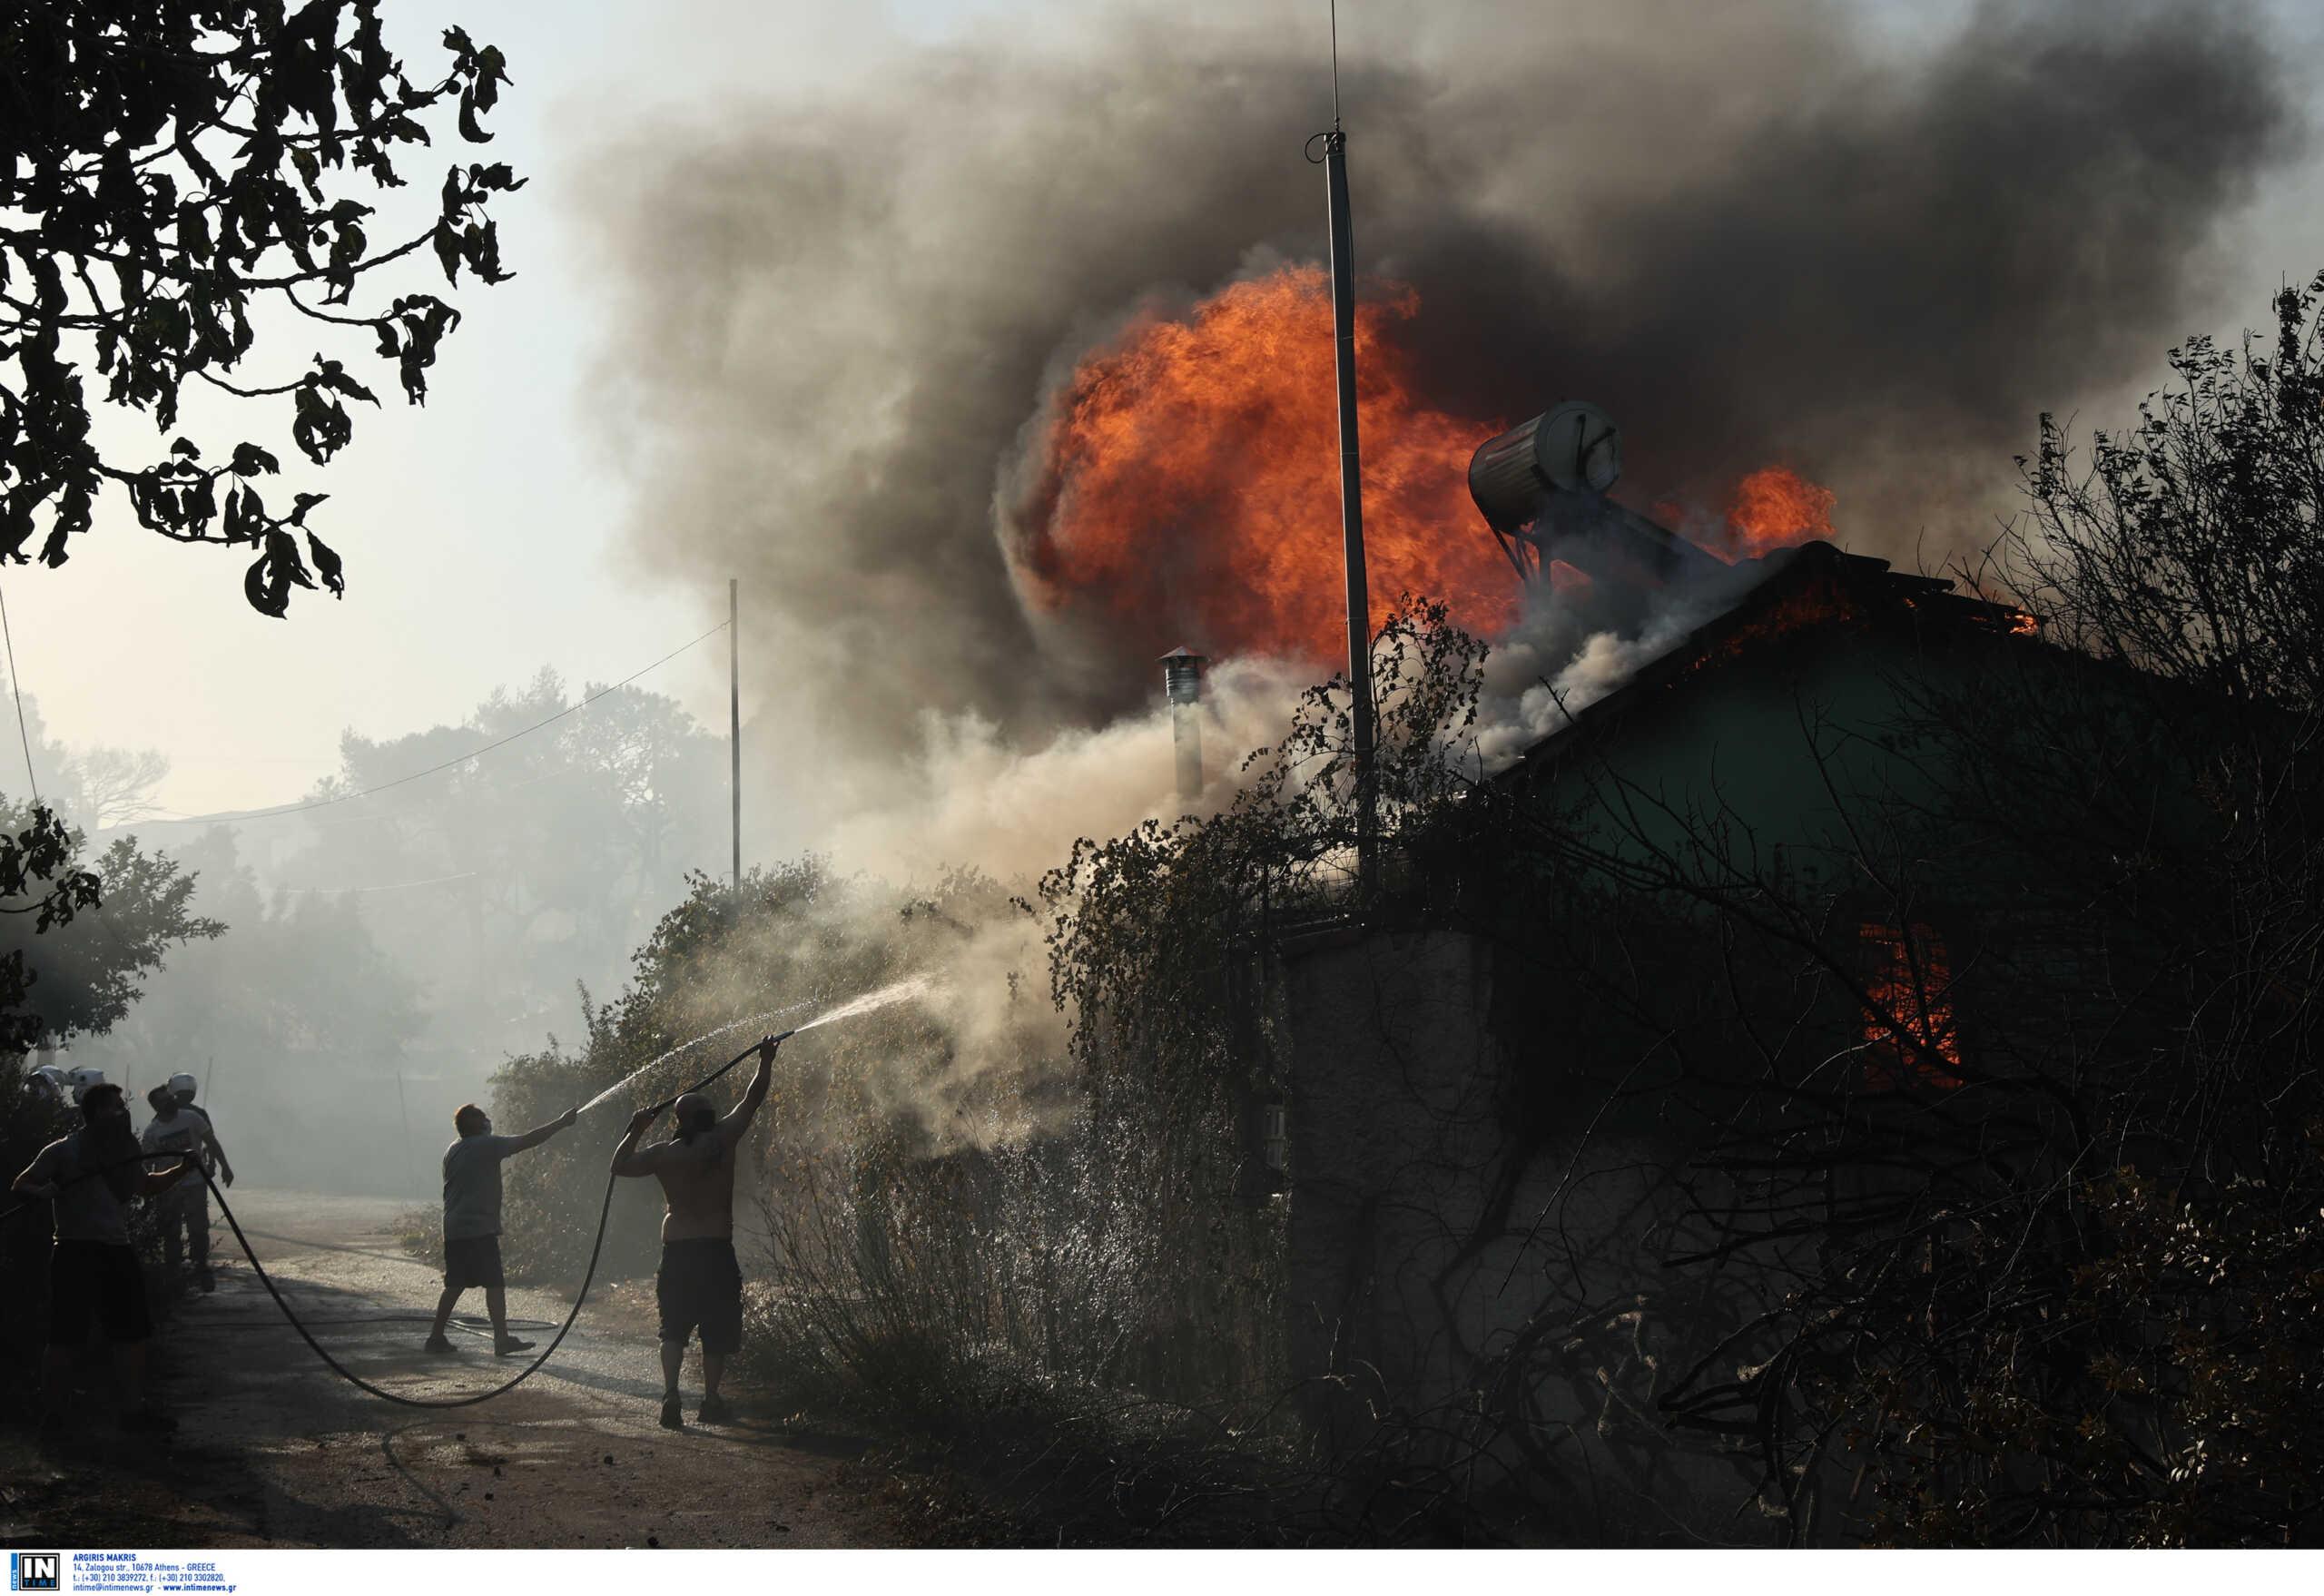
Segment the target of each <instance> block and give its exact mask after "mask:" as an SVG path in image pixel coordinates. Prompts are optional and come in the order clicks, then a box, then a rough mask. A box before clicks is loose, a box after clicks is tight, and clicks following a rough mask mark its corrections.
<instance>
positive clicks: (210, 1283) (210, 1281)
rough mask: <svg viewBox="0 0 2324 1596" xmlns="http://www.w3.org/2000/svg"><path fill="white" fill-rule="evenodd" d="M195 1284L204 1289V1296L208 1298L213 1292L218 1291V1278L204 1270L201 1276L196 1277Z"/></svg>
mask: <svg viewBox="0 0 2324 1596" xmlns="http://www.w3.org/2000/svg"><path fill="white" fill-rule="evenodd" d="M194 1284H195V1285H197V1286H201V1287H202V1296H209V1295H210V1294H211V1293H212V1292H213V1291H215V1290H217V1289H218V1281H217V1279H216V1277H215V1276H212V1274H211V1273H210V1271H209V1270H207V1269H204V1270H203V1271H202V1273H201V1274H199V1275H197V1276H194Z"/></svg>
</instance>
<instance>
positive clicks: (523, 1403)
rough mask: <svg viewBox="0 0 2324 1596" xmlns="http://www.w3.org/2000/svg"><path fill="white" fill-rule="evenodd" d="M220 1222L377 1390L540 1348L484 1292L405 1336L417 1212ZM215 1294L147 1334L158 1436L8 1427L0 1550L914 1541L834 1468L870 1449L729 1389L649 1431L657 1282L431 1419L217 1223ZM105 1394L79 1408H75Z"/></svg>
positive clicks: (535, 1322)
mask: <svg viewBox="0 0 2324 1596" xmlns="http://www.w3.org/2000/svg"><path fill="white" fill-rule="evenodd" d="M230 1200H231V1202H232V1203H233V1206H234V1212H235V1215H236V1217H238V1218H239V1219H240V1220H241V1224H242V1227H243V1229H244V1231H245V1232H246V1233H247V1234H248V1235H249V1236H250V1237H251V1242H252V1244H253V1246H255V1247H256V1249H257V1252H258V1256H259V1258H260V1260H261V1262H262V1263H263V1264H264V1265H265V1266H266V1269H267V1272H268V1274H269V1275H270V1276H272V1277H273V1278H274V1280H275V1282H276V1284H277V1286H278V1287H279V1288H280V1289H281V1291H282V1293H283V1295H284V1296H285V1297H286V1298H287V1299H288V1300H289V1301H290V1302H291V1305H292V1307H293V1308H294V1310H295V1311H297V1312H298V1313H299V1315H300V1317H301V1318H302V1319H304V1320H305V1321H306V1322H307V1323H308V1324H309V1325H310V1327H311V1328H312V1330H313V1332H314V1335H315V1337H316V1339H317V1340H319V1341H320V1342H321V1343H322V1344H323V1345H325V1346H327V1347H329V1348H330V1351H331V1354H332V1355H333V1356H335V1357H337V1358H338V1359H339V1360H340V1362H341V1363H342V1364H346V1365H347V1366H348V1367H349V1368H350V1369H351V1370H353V1371H354V1372H355V1373H357V1374H360V1375H362V1376H363V1377H364V1378H365V1379H366V1380H369V1381H370V1382H372V1383H373V1384H378V1385H379V1386H381V1387H383V1388H385V1389H389V1390H392V1391H395V1392H397V1393H398V1394H405V1395H409V1396H413V1397H436V1398H442V1397H448V1396H458V1395H465V1394H470V1393H474V1392H479V1391H483V1390H486V1389H488V1388H489V1387H491V1386H493V1385H495V1384H499V1383H500V1382H502V1381H504V1380H506V1379H507V1378H508V1377H509V1376H510V1375H512V1374H515V1373H516V1372H517V1369H518V1368H520V1367H521V1366H522V1365H523V1364H524V1363H525V1362H527V1361H528V1359H529V1357H530V1356H531V1355H526V1356H524V1357H517V1358H499V1357H496V1356H494V1355H492V1352H491V1350H490V1348H491V1335H490V1331H489V1329H488V1328H487V1326H486V1325H484V1324H483V1322H482V1317H481V1315H482V1313H483V1306H484V1305H483V1301H482V1294H481V1293H479V1292H471V1293H470V1294H469V1295H468V1296H467V1297H465V1298H463V1299H462V1301H461V1308H462V1310H463V1314H464V1315H466V1313H467V1312H468V1310H471V1309H472V1310H473V1311H474V1313H475V1315H477V1317H476V1320H475V1322H474V1323H471V1324H458V1323H456V1325H455V1326H454V1330H453V1340H454V1342H455V1344H456V1345H458V1348H459V1350H458V1353H457V1354H455V1355H452V1356H449V1357H447V1356H442V1355H428V1354H427V1353H424V1352H422V1351H421V1350H420V1342H421V1340H422V1339H423V1338H424V1337H425V1336H426V1335H427V1333H428V1324H427V1320H428V1315H429V1314H430V1313H431V1312H432V1311H433V1309H434V1306H435V1301H436V1295H437V1291H438V1287H439V1286H440V1284H441V1282H440V1279H439V1277H438V1276H437V1275H436V1274H435V1273H434V1272H433V1271H432V1270H430V1269H429V1268H428V1267H426V1266H422V1265H420V1264H419V1263H416V1262H414V1261H413V1260H411V1259H409V1258H408V1257H406V1256H404V1255H403V1254H402V1252H401V1250H400V1249H399V1247H398V1246H397V1245H396V1243H395V1240H394V1238H393V1237H392V1236H391V1235H389V1225H390V1224H391V1222H392V1220H393V1218H394V1217H395V1215H396V1214H397V1213H398V1212H399V1211H400V1210H402V1209H405V1208H408V1207H409V1206H410V1205H409V1204H406V1203H399V1202H394V1201H389V1200H383V1199H369V1198H359V1197H320V1196H315V1195H312V1194H307V1193H297V1192H260V1191H251V1190H247V1189H244V1190H237V1191H234V1192H232V1193H231V1194H230ZM213 1258H216V1259H222V1260H223V1261H224V1262H225V1264H226V1266H225V1267H223V1268H222V1269H221V1270H220V1271H219V1272H218V1282H219V1285H218V1290H217V1292H216V1294H215V1295H214V1296H206V1297H195V1298H192V1299H191V1300H189V1301H188V1302H186V1303H184V1304H183V1305H181V1307H180V1308H179V1311H178V1312H177V1314H176V1315H175V1317H174V1318H173V1319H172V1321H171V1323H170V1324H169V1325H168V1326H167V1328H166V1329H165V1330H164V1331H163V1333H162V1337H161V1339H160V1340H159V1341H157V1343H156V1354H157V1357H156V1368H157V1370H158V1371H159V1372H160V1375H161V1378H160V1380H159V1382H158V1384H157V1389H158V1392H159V1394H160V1395H161V1397H162V1400H163V1402H164V1403H166V1404H168V1405H169V1406H170V1407H171V1409H172V1411H174V1412H175V1413H176V1414H178V1415H179V1417H180V1418H181V1420H182V1425H183V1427H182V1430H181V1431H180V1433H179V1434H178V1435H177V1436H176V1437H175V1439H174V1440H173V1441H172V1442H171V1443H169V1444H168V1445H167V1446H166V1447H154V1446H151V1445H147V1444H142V1443H140V1444H133V1443H131V1442H130V1441H128V1440H127V1439H126V1438H122V1437H117V1436H115V1435H113V1433H112V1432H111V1428H110V1425H109V1424H95V1425H93V1426H92V1428H91V1432H90V1434H89V1437H88V1439H87V1440H85V1441H84V1442H81V1443H68V1444H67V1445H66V1446H64V1448H62V1449H57V1448H54V1447H52V1448H49V1449H47V1450H46V1451H43V1450H41V1449H40V1448H38V1447H37V1445H36V1444H35V1443H34V1438H33V1437H32V1435H31V1434H30V1433H27V1432H25V1431H24V1430H22V1429H21V1428H11V1429H10V1430H9V1431H8V1432H7V1433H6V1434H5V1437H0V1540H5V1541H6V1542H14V1543H17V1544H24V1543H26V1541H27V1538H28V1537H29V1538H30V1539H32V1540H48V1541H54V1542H61V1543H64V1544H68V1545H72V1546H76V1547H91V1548H99V1547H105V1546H114V1545H118V1546H124V1547H126V1546H325V1547H405V1546H439V1547H440V1546H460V1547H594V1546H611V1547H619V1546H725V1547H734V1546H743V1547H753V1546H754V1547H788V1546H819V1547H848V1546H880V1545H895V1544H898V1543H900V1542H909V1541H911V1540H914V1539H916V1538H917V1537H915V1536H913V1535H911V1533H910V1532H906V1531H905V1530H904V1529H903V1528H902V1523H901V1520H899V1519H897V1518H896V1517H894V1516H893V1515H892V1514H891V1512H890V1511H889V1510H888V1509H887V1508H886V1507H884V1506H882V1505H881V1503H880V1502H878V1501H877V1500H876V1499H875V1497H874V1495H873V1494H872V1493H870V1492H868V1491H866V1490H864V1489H862V1488H860V1487H858V1486H855V1485H852V1484H851V1483H850V1477H851V1471H850V1470H849V1468H848V1466H847V1465H848V1464H849V1463H852V1461H853V1460H854V1459H855V1458H857V1457H858V1456H859V1455H860V1453H861V1452H862V1447H861V1445H860V1444H855V1443H846V1442H842V1441H840V1440H837V1439H830V1438H823V1439H819V1438H818V1437H816V1436H814V1435H812V1434H811V1433H803V1432H801V1431H798V1430H794V1429H791V1428H787V1427H786V1426H784V1425H783V1423H782V1422H781V1419H780V1417H779V1415H776V1414H772V1413H770V1412H768V1411H766V1410H765V1409H764V1408H763V1404H759V1403H757V1402H754V1401H753V1393H752V1391H751V1390H750V1389H749V1388H748V1387H747V1386H742V1387H738V1388H737V1389H735V1390H734V1391H733V1392H731V1393H730V1394H731V1395H733V1396H734V1397H735V1398H737V1399H738V1402H737V1405H738V1407H739V1408H740V1410H741V1413H742V1415H743V1419H742V1422H741V1423H740V1424H733V1425H723V1426H719V1427H715V1428H706V1427H703V1426H700V1425H697V1424H694V1420H693V1413H694V1407H695V1406H696V1405H697V1404H698V1400H699V1395H700V1392H701V1376H700V1374H699V1371H698V1370H697V1369H696V1368H695V1366H694V1358H693V1357H691V1356H690V1357H689V1359H688V1365H687V1369H686V1373H685V1377H684V1389H685V1390H686V1392H687V1404H686V1409H687V1420H688V1424H687V1428H686V1429H685V1430H684V1431H682V1432H673V1431H668V1430H664V1429H662V1428H660V1426H659V1424H658V1423H657V1420H658V1414H659V1398H660V1394H661V1377H660V1373H659V1368H658V1365H657V1364H656V1363H655V1344H654V1322H653V1314H652V1283H651V1281H650V1280H648V1281H645V1282H636V1283H630V1284H627V1285H625V1286H616V1287H614V1288H611V1289H607V1288H606V1287H603V1286H601V1287H599V1288H598V1289H597V1290H595V1291H593V1292H592V1294H591V1300H590V1305H589V1306H588V1307H587V1308H586V1309H585V1310H584V1312H583V1315H582V1317H581V1319H580V1322H579V1323H578V1324H576V1325H575V1327H574V1330H573V1333H572V1334H571V1335H568V1336H567V1337H566V1341H565V1344H564V1345H563V1346H562V1347H560V1348H559V1349H558V1351H557V1355H556V1357H555V1358H554V1359H553V1360H551V1362H550V1363H549V1364H547V1366H546V1367H545V1368H543V1369H542V1370H541V1371H540V1373H538V1374H536V1375H534V1376H533V1377H532V1378H531V1379H530V1380H529V1381H527V1383H526V1384H523V1385H520V1386H518V1387H517V1389H516V1390H515V1391H513V1392H511V1393H509V1394H507V1395H505V1396H502V1397H498V1398H496V1399H495V1400H493V1401H491V1402H487V1403H484V1404H478V1405H477V1406H472V1407H466V1408H457V1409H449V1410H439V1411H435V1412H427V1411H420V1410H415V1409H411V1408H406V1407H399V1406H395V1405H391V1404H388V1403H384V1402H381V1401H379V1400H378V1399H376V1398H373V1397H371V1396H368V1395H366V1394H363V1393H361V1392H359V1391H358V1390H356V1389H355V1388H354V1387H353V1386H351V1385H349V1384H346V1383H344V1382H343V1381H341V1380H340V1379H339V1377H338V1376H336V1375H335V1374H331V1373H330V1370H329V1369H328V1368H326V1367H325V1366H324V1364H322V1363H321V1361H320V1359H318V1358H317V1357H316V1356H315V1355H314V1354H313V1353H312V1352H311V1351H310V1350H309V1349H308V1347H307V1346H306V1345H305V1344H304V1343H303V1342H301V1341H300V1339H299V1337H298V1335H297V1334H296V1333H295V1332H294V1331H293V1330H292V1329H291V1327H290V1325H288V1324H286V1323H285V1322H284V1320H283V1317H282V1315H281V1312H280V1311H279V1310H277V1308H276V1307H275V1305H274V1304H273V1303H272V1301H271V1299H270V1298H269V1297H268V1296H267V1295H266V1293H265V1291H264V1289H263V1288H262V1287H261V1286H260V1285H259V1283H258V1281H257V1279H256V1278H255V1276H253V1275H252V1273H251V1268H250V1266H249V1265H248V1263H247V1262H245V1261H244V1260H243V1259H242V1257H241V1253H240V1251H239V1249H237V1248H236V1247H235V1246H234V1243H233V1238H232V1236H231V1235H230V1234H228V1232H227V1231H226V1228H225V1227H224V1225H223V1223H222V1222H221V1223H220V1224H219V1225H218V1228H217V1238H216V1241H215V1243H213ZM508 1296H509V1301H508V1313H509V1317H510V1319H511V1320H512V1321H513V1322H517V1334H519V1335H525V1336H527V1337H528V1338H531V1339H534V1340H536V1341H537V1342H538V1343H539V1344H540V1345H542V1346H546V1345H547V1343H548V1339H549V1337H550V1336H551V1335H553V1334H554V1333H555V1326H556V1325H557V1324H559V1323H562V1322H563V1319H564V1317H565V1315H566V1311H567V1308H568V1306H569V1302H568V1300H567V1299H566V1298H563V1297H560V1296H556V1295H553V1294H551V1293H548V1292H544V1291H533V1290H523V1289H512V1290H511V1291H510V1292H509V1294H508ZM95 1400H99V1399H96V1398H84V1402H92V1401H95Z"/></svg>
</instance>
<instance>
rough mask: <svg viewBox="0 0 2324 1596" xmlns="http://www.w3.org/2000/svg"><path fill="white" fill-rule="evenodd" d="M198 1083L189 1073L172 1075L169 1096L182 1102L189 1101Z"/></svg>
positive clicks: (191, 1099)
mask: <svg viewBox="0 0 2324 1596" xmlns="http://www.w3.org/2000/svg"><path fill="white" fill-rule="evenodd" d="M199 1085H200V1083H199V1082H197V1081H196V1080H195V1079H193V1077H192V1076H191V1075H172V1076H171V1077H170V1096H172V1097H173V1098H177V1099H178V1101H180V1102H182V1103H190V1102H192V1101H193V1094H194V1092H195V1090H196V1089H197V1088H198V1087H199Z"/></svg>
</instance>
